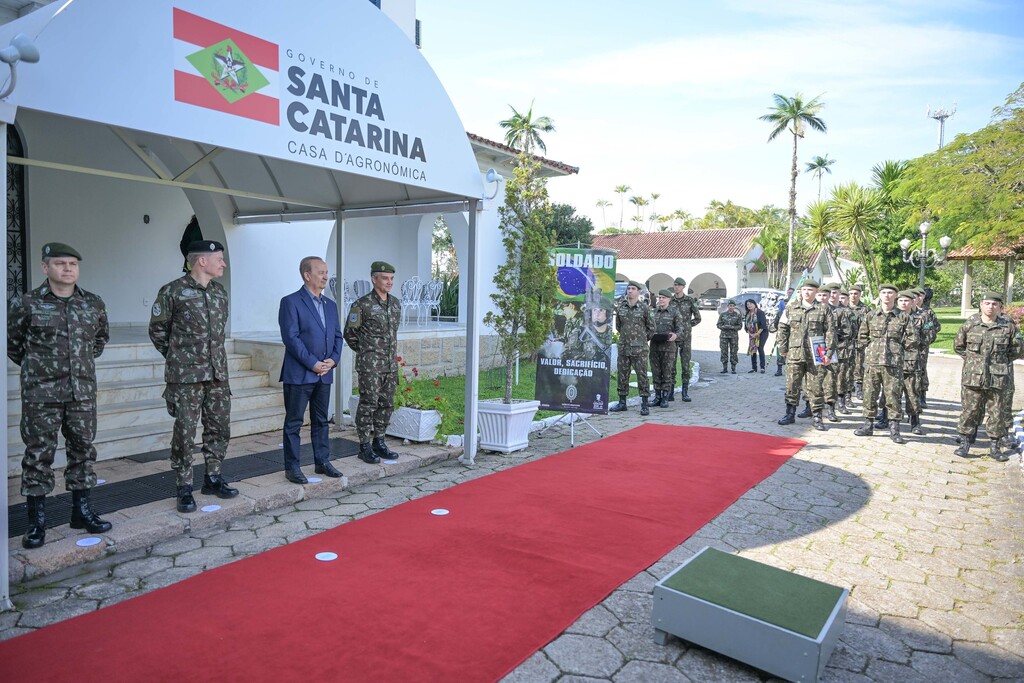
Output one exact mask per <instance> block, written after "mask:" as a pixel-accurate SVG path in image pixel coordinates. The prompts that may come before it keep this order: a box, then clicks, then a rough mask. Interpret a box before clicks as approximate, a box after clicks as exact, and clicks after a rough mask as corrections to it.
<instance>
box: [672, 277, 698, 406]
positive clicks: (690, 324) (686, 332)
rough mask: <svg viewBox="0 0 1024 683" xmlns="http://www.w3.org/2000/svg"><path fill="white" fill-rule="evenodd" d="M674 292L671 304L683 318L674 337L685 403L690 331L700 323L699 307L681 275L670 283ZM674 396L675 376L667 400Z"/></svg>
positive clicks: (682, 396) (688, 379)
mask: <svg viewBox="0 0 1024 683" xmlns="http://www.w3.org/2000/svg"><path fill="white" fill-rule="evenodd" d="M672 291H673V292H674V293H675V294H674V296H673V297H672V305H673V306H675V307H676V310H678V311H679V315H681V316H682V318H683V328H682V330H683V332H682V334H680V335H678V337H677V338H676V346H677V347H678V348H679V372H680V374H681V376H682V380H681V381H682V387H681V391H680V397H681V398H682V400H683V401H685V402H686V403H689V402H690V355H691V350H692V347H693V338H692V331H693V328H694V327H696V326H697V325H699V324H700V309H699V308H697V301H696V300H695V299H694V298H693V297H692V296H690V295H689V294H687V293H686V280H684V279H683V278H681V277H677V278H676V279H675V283H674V284H673V285H672ZM675 398H676V387H675V378H674V377H673V382H672V391H670V392H668V400H670V401H674V400H675Z"/></svg>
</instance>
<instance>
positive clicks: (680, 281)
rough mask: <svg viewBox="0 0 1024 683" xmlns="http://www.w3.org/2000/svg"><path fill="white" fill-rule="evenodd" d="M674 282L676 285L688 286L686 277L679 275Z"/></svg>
mask: <svg viewBox="0 0 1024 683" xmlns="http://www.w3.org/2000/svg"><path fill="white" fill-rule="evenodd" d="M672 284H674V285H683V286H684V287H685V286H686V278H681V277H677V278H676V279H675V280H674V281H673V282H672Z"/></svg>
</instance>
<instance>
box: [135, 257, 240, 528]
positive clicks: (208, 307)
mask: <svg viewBox="0 0 1024 683" xmlns="http://www.w3.org/2000/svg"><path fill="white" fill-rule="evenodd" d="M185 258H186V259H187V260H188V263H189V265H190V266H191V270H190V271H189V272H188V273H187V274H185V275H184V276H182V277H180V278H178V279H177V280H174V281H172V282H169V283H167V284H166V285H164V286H163V287H161V288H160V291H159V292H158V293H157V295H156V300H155V301H154V302H153V311H152V314H151V315H150V318H149V338H150V340H151V341H152V342H153V346H155V347H156V350H157V351H159V352H160V355H161V356H163V357H164V360H165V361H166V363H165V366H164V381H165V382H166V383H167V388H166V389H165V390H164V400H166V401H167V412H168V413H169V414H170V415H171V417H173V418H174V432H173V435H172V436H171V469H173V470H174V472H175V475H176V477H175V479H176V482H175V483H176V485H177V498H178V500H177V509H178V512H195V510H196V501H195V498H194V497H193V496H192V449H193V448H194V447H195V438H196V425H197V424H198V423H199V420H200V419H202V422H203V459H204V460H205V462H206V474H205V476H204V477H203V488H202V492H203V493H205V494H214V495H216V496H217V497H218V498H234V497H235V496H237V495H238V489H235V488H231V487H230V486H228V483H227V482H226V481H225V480H224V478H223V477H222V476H221V465H222V464H223V462H224V455H225V454H226V453H227V450H228V441H229V440H230V438H231V389H230V388H229V387H228V354H227V351H226V349H225V348H224V331H225V328H226V327H227V323H228V294H227V292H226V291H225V290H224V287H223V286H222V285H221V284H220V283H219V282H216V281H215V279H216V278H219V277H221V276H222V275H223V274H224V268H225V267H226V266H227V262H226V261H225V260H224V247H223V245H221V243H220V242H214V241H212V240H197V241H195V242H193V243H192V244H190V245H188V254H187V255H186V257H185Z"/></svg>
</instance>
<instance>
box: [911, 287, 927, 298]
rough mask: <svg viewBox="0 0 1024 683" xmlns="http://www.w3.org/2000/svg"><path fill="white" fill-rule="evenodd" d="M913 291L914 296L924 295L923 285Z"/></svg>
mask: <svg viewBox="0 0 1024 683" xmlns="http://www.w3.org/2000/svg"><path fill="white" fill-rule="evenodd" d="M911 291H912V292H914V296H924V288H922V287H914V289H912V290H911Z"/></svg>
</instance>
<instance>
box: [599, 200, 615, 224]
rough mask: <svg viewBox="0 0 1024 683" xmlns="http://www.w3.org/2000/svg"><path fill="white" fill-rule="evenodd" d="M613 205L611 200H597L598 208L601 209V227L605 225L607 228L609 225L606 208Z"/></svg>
mask: <svg viewBox="0 0 1024 683" xmlns="http://www.w3.org/2000/svg"><path fill="white" fill-rule="evenodd" d="M611 205H612V203H611V202H610V201H608V200H607V199H598V200H597V204H596V206H597V208H599V209H601V227H603V228H607V227H608V216H607V215H606V214H605V209H607V208H608V207H609V206H611Z"/></svg>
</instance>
